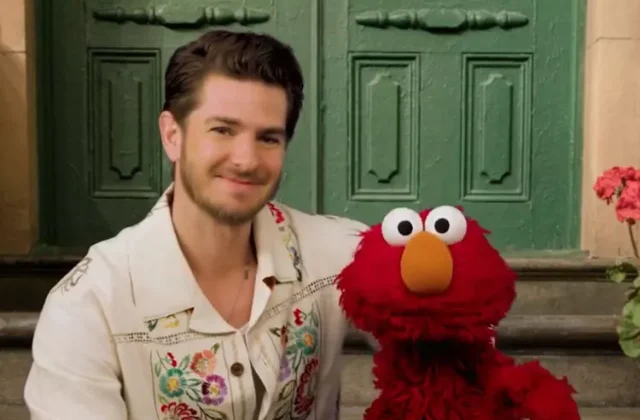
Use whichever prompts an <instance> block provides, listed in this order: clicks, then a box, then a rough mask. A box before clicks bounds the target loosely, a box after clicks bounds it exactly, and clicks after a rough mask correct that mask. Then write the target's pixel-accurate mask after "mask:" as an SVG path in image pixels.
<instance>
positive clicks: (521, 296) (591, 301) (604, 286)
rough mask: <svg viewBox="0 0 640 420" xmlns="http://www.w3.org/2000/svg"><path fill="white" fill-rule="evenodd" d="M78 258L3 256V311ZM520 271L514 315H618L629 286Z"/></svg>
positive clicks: (589, 262) (582, 262)
mask: <svg viewBox="0 0 640 420" xmlns="http://www.w3.org/2000/svg"><path fill="white" fill-rule="evenodd" d="M79 258H80V257H78V256H64V255H50V256H46V257H45V256H30V257H10V256H0V311H38V310H40V308H41V307H42V303H43V302H44V300H45V298H46V295H47V293H48V292H49V290H50V289H51V288H52V287H53V286H54V285H55V284H56V283H57V282H58V281H59V280H60V278H62V277H63V276H64V275H65V274H66V273H67V272H68V271H69V270H71V268H73V266H74V265H75V264H76V263H77V261H78V260H79ZM506 259H507V261H508V263H509V264H510V266H511V267H512V268H513V269H514V270H515V271H516V272H517V273H518V275H519V278H518V282H517V293H518V298H517V300H516V302H515V303H514V305H513V308H512V310H511V313H512V314H515V315H533V314H539V313H544V314H549V315H562V314H572V315H576V314H589V315H612V314H618V313H619V312H620V308H621V307H622V303H623V301H624V293H625V291H626V289H627V288H626V286H625V285H618V284H613V283H611V282H609V281H606V280H605V279H604V275H605V271H606V269H607V268H608V267H610V266H611V265H612V264H613V263H614V261H613V260H608V259H590V258H584V257H579V258H577V257H571V258H569V257H563V258H551V257H546V258H532V257H530V258H523V257H520V258H514V257H507V258H506Z"/></svg>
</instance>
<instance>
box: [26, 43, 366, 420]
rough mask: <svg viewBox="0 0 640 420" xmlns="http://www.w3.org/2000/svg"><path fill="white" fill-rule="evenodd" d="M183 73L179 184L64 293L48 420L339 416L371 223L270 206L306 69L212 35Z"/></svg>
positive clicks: (286, 53) (174, 140)
mask: <svg viewBox="0 0 640 420" xmlns="http://www.w3.org/2000/svg"><path fill="white" fill-rule="evenodd" d="M165 76H166V80H165V88H166V89H165V90H166V93H165V95H166V100H165V105H164V110H163V112H162V113H161V115H160V117H159V127H160V133H161V137H162V144H163V146H164V150H165V152H166V154H167V156H168V157H169V159H170V160H171V161H172V162H173V163H174V165H175V166H174V183H173V184H172V186H171V187H170V188H169V189H168V190H167V192H166V193H165V194H164V195H163V197H162V198H161V199H160V200H159V201H158V203H157V204H156V205H155V206H154V208H153V209H152V211H151V212H150V214H149V216H148V217H147V218H146V219H145V220H143V221H142V222H140V223H139V224H137V225H135V226H132V227H129V228H127V229H124V230H123V231H122V232H120V233H119V234H118V235H117V236H116V237H114V238H111V239H109V240H106V241H104V242H101V243H98V244H96V245H94V246H93V247H91V249H90V250H89V252H88V254H87V256H86V258H85V259H84V260H83V261H82V262H81V263H80V264H79V265H78V266H77V267H76V268H74V269H73V270H72V272H70V273H69V274H68V275H67V276H66V277H65V278H64V279H62V280H61V281H60V283H59V284H58V285H57V286H56V287H54V288H53V289H52V291H51V293H50V294H49V296H48V298H47V300H46V303H45V305H44V308H43V310H42V314H41V317H40V320H39V323H38V326H37V329H36V332H35V336H34V342H33V357H34V362H33V366H32V369H31V371H30V374H29V377H28V380H27V384H26V388H25V400H26V404H27V406H28V408H29V410H30V412H31V418H32V419H33V420H45V419H46V420H63V419H64V420H68V419H92V420H93V419H96V420H97V419H108V420H119V419H122V420H124V419H131V420H138V419H141V420H147V419H155V418H158V419H180V420H196V419H197V420H200V419H229V420H232V419H237V420H245V419H255V418H259V419H285V418H286V419H290V418H297V419H318V420H325V419H336V418H337V417H338V414H337V412H338V408H337V400H338V393H339V380H340V364H339V356H340V353H341V347H342V344H343V337H344V335H345V330H346V328H347V326H346V321H345V319H344V317H343V313H342V311H341V310H340V307H339V305H338V292H337V290H336V289H335V288H334V287H333V278H334V277H335V275H336V274H337V273H338V272H339V271H340V270H341V269H342V268H343V267H344V266H345V265H346V264H347V263H348V262H349V260H350V259H351V257H352V255H353V252H354V250H355V247H356V246H357V243H358V241H359V236H358V233H359V232H360V231H362V230H364V229H366V226H365V225H363V224H361V223H358V222H355V221H350V220H347V219H343V218H334V217H324V216H312V215H308V214H305V213H302V212H300V211H296V210H294V209H291V208H288V207H286V206H284V205H281V204H277V203H273V202H271V201H270V200H271V199H272V198H273V196H274V194H275V192H276V190H277V188H278V183H279V180H280V177H281V174H282V167H283V163H284V158H285V152H286V149H287V144H288V142H289V141H290V140H291V138H292V136H293V134H294V129H295V126H296V123H297V120H298V116H299V113H300V109H301V106H302V101H303V93H302V92H303V78H302V75H301V71H300V68H299V65H298V63H297V61H296V59H295V57H294V55H293V53H292V51H291V50H290V48H288V47H287V46H285V45H283V44H282V43H280V42H278V41H277V40H275V39H274V38H272V37H269V36H266V35H257V34H250V33H233V32H227V31H212V32H209V33H207V34H205V35H203V36H202V37H200V38H199V39H197V40H196V41H194V42H192V43H190V44H188V45H186V46H184V47H181V48H179V49H178V50H177V51H176V52H175V53H174V55H173V56H172V57H171V60H170V62H169V65H168V68H167V71H166V75H165Z"/></svg>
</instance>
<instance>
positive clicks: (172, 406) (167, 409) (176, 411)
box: [160, 402, 200, 420]
mask: <svg viewBox="0 0 640 420" xmlns="http://www.w3.org/2000/svg"><path fill="white" fill-rule="evenodd" d="M160 412H161V413H162V414H164V416H163V417H162V420H199V419H200V417H199V416H198V415H197V414H198V412H197V411H196V410H194V409H193V408H191V407H189V406H188V405H187V404H186V403H177V402H171V403H169V404H163V405H162V407H160Z"/></svg>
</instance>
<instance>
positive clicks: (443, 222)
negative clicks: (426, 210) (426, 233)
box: [435, 219, 449, 233]
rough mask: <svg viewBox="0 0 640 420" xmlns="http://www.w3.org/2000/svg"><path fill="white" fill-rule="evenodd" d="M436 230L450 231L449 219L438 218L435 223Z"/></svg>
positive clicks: (441, 231)
mask: <svg viewBox="0 0 640 420" xmlns="http://www.w3.org/2000/svg"><path fill="white" fill-rule="evenodd" d="M435 228H436V232H438V233H447V232H448V231H449V221H448V220H447V219H438V220H436V224H435Z"/></svg>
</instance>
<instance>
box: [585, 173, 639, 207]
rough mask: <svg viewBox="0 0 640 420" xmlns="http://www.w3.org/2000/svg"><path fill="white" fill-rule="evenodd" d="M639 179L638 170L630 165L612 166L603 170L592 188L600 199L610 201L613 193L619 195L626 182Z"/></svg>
mask: <svg viewBox="0 0 640 420" xmlns="http://www.w3.org/2000/svg"><path fill="white" fill-rule="evenodd" d="M637 180H640V170H637V169H635V168H633V167H631V166H625V167H619V166H614V167H613V168H611V169H609V170H607V171H605V172H604V173H603V174H602V175H601V176H599V177H598V179H597V180H596V182H595V184H594V185H593V190H594V191H595V192H596V195H597V196H598V198H600V199H601V200H605V201H606V202H607V204H609V203H611V200H612V199H613V196H614V195H619V194H620V193H621V190H622V188H623V186H624V184H625V183H626V182H629V181H637Z"/></svg>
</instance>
